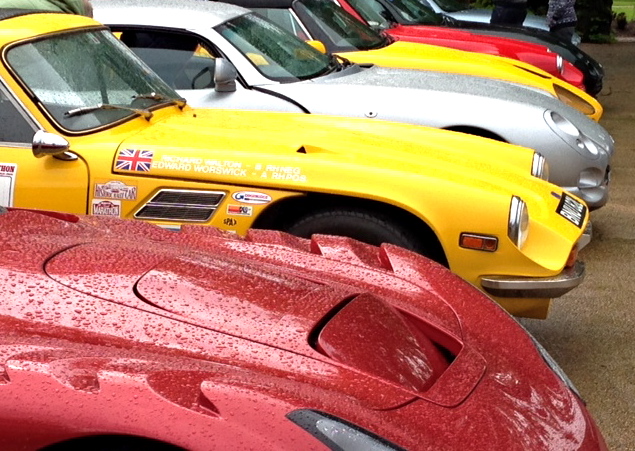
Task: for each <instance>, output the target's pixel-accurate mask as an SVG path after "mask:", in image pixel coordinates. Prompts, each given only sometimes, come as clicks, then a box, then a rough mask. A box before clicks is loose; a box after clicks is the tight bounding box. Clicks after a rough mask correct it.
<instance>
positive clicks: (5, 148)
mask: <svg viewBox="0 0 635 451" xmlns="http://www.w3.org/2000/svg"><path fill="white" fill-rule="evenodd" d="M0 122H1V123H2V127H0V205H2V206H8V207H21V208H40V209H45V210H63V211H68V212H73V213H79V214H85V213H86V212H87V210H86V203H87V191H88V170H87V167H86V163H85V162H84V161H83V160H82V159H81V158H79V157H77V155H75V154H73V153H72V152H68V153H66V154H65V155H64V156H62V157H52V156H45V157H42V158H36V157H35V156H34V154H33V151H32V143H33V136H34V134H35V132H36V131H37V129H38V128H39V127H38V125H37V123H36V121H35V120H34V119H33V118H32V117H31V116H29V115H28V114H26V113H25V112H24V110H23V109H22V108H21V106H20V104H19V102H18V101H17V100H15V99H14V98H13V97H11V96H10V95H8V93H7V91H5V90H4V88H3V87H2V86H0Z"/></svg>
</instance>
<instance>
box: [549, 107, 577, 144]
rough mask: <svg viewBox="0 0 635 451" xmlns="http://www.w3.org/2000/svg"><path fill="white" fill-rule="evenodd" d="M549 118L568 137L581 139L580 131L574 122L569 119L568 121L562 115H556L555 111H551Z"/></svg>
mask: <svg viewBox="0 0 635 451" xmlns="http://www.w3.org/2000/svg"><path fill="white" fill-rule="evenodd" d="M549 116H550V117H551V120H552V121H553V124H554V125H555V126H556V127H557V128H558V130H560V131H561V132H562V133H564V134H566V135H569V136H571V137H572V138H579V137H580V130H578V127H576V126H575V125H573V122H571V121H570V120H569V119H567V118H566V117H564V116H561V115H560V114H558V113H556V112H555V111H549Z"/></svg>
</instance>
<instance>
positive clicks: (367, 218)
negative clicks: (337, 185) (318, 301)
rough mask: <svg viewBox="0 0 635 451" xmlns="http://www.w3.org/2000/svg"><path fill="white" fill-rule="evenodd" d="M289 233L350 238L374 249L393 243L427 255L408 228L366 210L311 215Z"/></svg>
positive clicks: (291, 228) (345, 210)
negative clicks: (374, 247) (383, 244)
mask: <svg viewBox="0 0 635 451" xmlns="http://www.w3.org/2000/svg"><path fill="white" fill-rule="evenodd" d="M286 231H287V232H289V233H291V234H292V235H297V236H301V237H304V238H310V237H311V235H313V234H315V233H319V234H325V235H338V236H347V237H350V238H354V239H356V240H359V241H363V242H364V243H368V244H372V245H375V246H379V245H380V244H381V243H390V244H395V245H397V246H401V247H403V248H406V249H410V250H412V251H415V252H419V253H421V254H424V255H427V254H426V248H425V246H424V244H423V243H422V242H421V241H420V240H418V239H417V238H416V237H415V236H413V234H412V233H411V232H410V231H408V230H407V229H406V228H405V227H403V226H400V225H399V224H398V223H397V222H396V221H394V220H392V219H391V218H389V217H387V216H386V215H382V214H378V213H374V212H370V211H367V210H361V209H352V208H338V209H333V210H322V211H318V212H314V213H310V214H308V215H306V216H303V217H302V218H300V219H299V220H297V221H296V222H295V223H294V224H292V225H291V226H289V227H288V228H287V230H286Z"/></svg>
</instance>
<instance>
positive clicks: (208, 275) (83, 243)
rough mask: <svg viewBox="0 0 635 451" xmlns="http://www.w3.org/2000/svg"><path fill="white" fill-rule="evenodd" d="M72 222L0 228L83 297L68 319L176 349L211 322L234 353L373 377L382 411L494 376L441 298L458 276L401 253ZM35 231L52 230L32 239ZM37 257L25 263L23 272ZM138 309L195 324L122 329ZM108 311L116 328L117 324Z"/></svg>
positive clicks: (458, 394) (444, 401)
mask: <svg viewBox="0 0 635 451" xmlns="http://www.w3.org/2000/svg"><path fill="white" fill-rule="evenodd" d="M69 218H70V220H71V222H69V221H60V220H59V219H58V218H54V217H51V216H47V215H43V214H37V213H32V212H25V211H12V212H10V213H9V214H5V215H2V216H0V221H1V223H2V227H3V229H4V230H5V231H6V232H8V231H10V230H11V229H12V228H13V229H15V230H16V233H17V231H18V230H19V233H20V234H21V235H23V236H24V237H25V239H24V240H21V241H20V242H19V243H20V247H19V249H18V250H17V251H18V252H19V253H20V254H21V255H29V256H30V258H31V259H33V264H34V266H35V267H38V268H43V270H44V272H45V274H46V276H48V278H49V281H55V282H56V283H57V284H59V285H62V286H64V287H66V288H68V289H71V290H72V291H69V292H67V294H66V295H65V296H67V297H68V299H69V301H68V303H71V302H72V303H73V304H76V305H77V308H74V309H70V310H66V315H67V317H66V319H67V321H68V322H69V323H70V324H76V325H80V326H82V327H80V328H82V329H84V330H85V331H89V330H91V329H92V331H94V332H96V333H104V332H107V333H109V334H113V333H114V334H116V335H118V336H119V337H121V338H125V337H126V336H127V337H129V338H130V339H132V340H133V341H144V340H145V341H154V342H157V341H160V342H166V343H168V342H171V341H174V340H177V341H178V340H179V339H181V337H182V336H183V335H185V334H186V333H187V332H185V330H186V329H187V327H189V329H187V330H190V331H191V330H198V331H200V330H201V328H202V329H204V330H206V331H208V332H210V333H213V334H214V336H215V337H217V339H218V340H220V341H223V340H225V341H227V342H231V343H232V344H225V345H223V346H226V347H231V346H240V347H241V348H243V349H244V348H248V347H250V346H252V347H254V352H261V351H260V350H262V349H270V350H271V349H274V350H275V351H273V350H272V351H271V352H274V353H277V354H278V355H280V356H285V355H295V356H301V358H309V359H312V360H316V361H318V362H320V363H319V364H322V365H323V364H327V365H329V366H330V367H333V366H335V367H337V368H340V369H343V370H345V371H347V372H350V374H349V376H350V377H353V376H354V374H357V377H361V378H362V379H363V378H371V379H373V380H374V381H375V382H379V383H381V384H382V385H385V386H387V387H388V388H387V389H386V390H387V391H388V392H391V393H392V395H391V396H386V397H385V398H383V399H382V401H373V404H374V405H375V406H376V407H382V408H386V407H389V406H394V405H397V404H400V403H403V402H406V401H407V400H408V399H413V398H414V397H422V398H425V399H428V400H430V401H432V402H435V403H438V404H441V405H456V404H458V403H460V402H461V401H462V400H463V399H465V397H467V396H468V395H469V393H470V392H471V391H472V390H473V389H474V387H475V386H476V384H477V383H478V381H479V380H480V378H481V377H482V375H483V373H484V371H485V364H484V360H483V358H482V357H481V356H480V354H479V353H478V352H476V351H474V350H473V349H467V348H466V347H465V346H464V344H463V343H462V339H461V335H462V333H461V326H460V321H459V319H458V317H457V315H456V313H455V311H454V309H453V307H452V306H451V305H450V303H449V302H447V301H446V300H445V299H444V295H443V296H442V295H439V292H437V291H436V290H435V286H436V284H440V285H443V284H448V283H452V282H454V281H455V279H456V278H455V276H453V275H452V274H451V273H449V271H447V270H445V269H444V268H441V267H439V266H438V265H436V264H435V263H432V262H430V261H428V260H427V259H424V258H422V257H420V256H418V255H415V254H413V253H410V252H408V251H405V250H402V249H400V248H397V247H394V246H386V247H384V248H382V249H381V250H380V249H378V248H375V247H372V246H367V245H364V244H362V243H358V242H355V241H353V240H350V239H345V238H337V237H326V236H322V237H314V239H313V240H311V241H309V240H304V239H300V238H296V237H292V236H290V235H287V234H283V233H280V232H271V231H254V232H252V233H251V234H250V236H249V237H248V239H247V240H244V239H240V238H238V237H236V236H235V235H228V234H226V233H223V232H220V231H218V230H216V229H213V228H205V227H192V228H187V227H185V228H184V229H183V230H182V231H181V232H180V233H174V232H170V231H167V230H163V229H160V228H158V227H155V226H152V225H149V224H144V223H141V222H132V221H118V220H111V219H108V218H97V217H90V218H88V217H87V218H81V219H80V218H77V217H73V216H67V217H66V219H69ZM72 221H76V222H72ZM26 224H28V228H33V227H35V228H37V230H38V231H39V233H38V234H36V235H32V234H29V233H28V231H25V230H24V228H25V226H26ZM42 231H46V232H42ZM71 232H72V233H71ZM24 263H25V262H21V263H19V264H18V262H17V261H16V266H15V269H16V270H18V271H21V270H24V268H23V267H22V268H21V266H23V265H24ZM421 265H424V266H425V268H424V269H422V267H421ZM426 274H430V280H429V279H428V276H427V275H426ZM406 277H407V278H408V280H406ZM369 291H372V293H370V292H369ZM73 292H75V293H77V294H76V295H73V294H72V293H73ZM84 296H89V298H85V297H84ZM448 300H449V298H448ZM89 306H90V307H89ZM131 311H134V312H144V313H146V314H151V315H150V316H148V315H146V316H145V317H146V318H152V321H156V322H157V326H156V327H157V328H159V329H160V328H162V327H166V328H172V329H174V328H175V327H176V326H165V325H162V326H159V325H158V324H159V323H162V324H168V323H166V321H165V320H166V319H167V320H171V321H172V323H173V322H174V321H178V322H179V323H180V324H181V325H183V327H184V329H183V331H181V332H179V335H178V337H177V338H175V335H174V334H176V332H175V330H169V331H167V330H166V331H161V330H159V331H158V332H157V331H155V330H153V331H151V332H150V331H148V326H147V324H144V325H143V327H142V330H143V332H144V334H146V335H147V337H145V338H144V334H141V333H139V328H138V327H137V329H135V328H134V326H131V327H132V329H130V328H127V329H126V328H114V329H111V326H112V324H117V325H122V324H123V322H124V321H126V319H125V318H127V317H128V316H129V314H130V313H129V312H131ZM95 312H99V313H98V314H97V315H96V314H95ZM1 313H2V312H0V314H1ZM58 314H59V312H58ZM62 315H63V314H62ZM69 315H70V316H69ZM99 315H102V316H103V317H107V318H110V317H112V318H114V319H115V323H112V324H105V325H104V324H102V323H101V322H100V320H101V317H100V316H99ZM63 318H64V317H63ZM95 318H97V319H96V320H95ZM77 321H79V323H77ZM143 321H144V322H146V323H147V321H148V319H145V320H143ZM61 322H63V321H61ZM134 324H136V325H137V326H139V324H138V323H137V321H136V320H135V321H133V320H129V322H128V323H126V325H134ZM192 326H194V328H192ZM196 328H198V329H196ZM106 329H108V330H106ZM135 330H136V331H135ZM131 331H134V332H131ZM190 334H191V332H190ZM149 336H152V337H154V339H153V340H150V339H149ZM157 336H158V337H159V338H157ZM190 341H193V340H191V339H190ZM179 347H182V348H183V349H187V348H188V346H187V345H183V346H179ZM191 347H192V348H193V349H196V348H198V349H202V350H203V352H205V353H207V354H211V355H214V356H215V357H218V353H217V348H218V345H213V344H211V343H210V344H209V345H208V344H207V343H206V341H205V340H201V339H199V340H198V341H196V342H195V343H194V344H193V345H192V346H191ZM316 364H317V363H316ZM390 387H392V388H390ZM357 396H359V394H357ZM378 403H379V404H378Z"/></svg>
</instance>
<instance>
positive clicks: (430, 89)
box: [93, 0, 614, 208]
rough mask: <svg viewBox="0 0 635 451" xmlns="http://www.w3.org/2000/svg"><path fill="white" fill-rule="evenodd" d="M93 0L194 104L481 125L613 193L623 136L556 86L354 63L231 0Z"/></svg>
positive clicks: (595, 199) (567, 184)
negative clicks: (551, 89)
mask: <svg viewBox="0 0 635 451" xmlns="http://www.w3.org/2000/svg"><path fill="white" fill-rule="evenodd" d="M93 6H94V14H95V18H96V19H97V20H99V21H101V22H103V23H105V24H108V25H109V26H110V27H111V28H112V30H113V31H114V32H116V33H121V34H120V37H121V40H122V41H123V42H124V43H126V44H127V45H129V46H130V47H131V48H132V49H133V50H134V51H135V52H136V53H137V54H138V55H139V56H140V57H141V58H142V59H143V60H144V61H145V62H146V63H147V64H148V65H149V66H150V67H151V68H152V69H153V70H154V71H155V72H157V73H158V74H159V75H160V76H162V77H163V78H164V80H166V81H167V82H168V83H169V84H171V85H172V86H173V87H175V88H176V89H177V90H178V91H179V92H180V94H181V95H183V96H184V97H185V98H187V100H188V102H189V103H190V104H192V105H193V106H196V107H207V108H230V109H252V110H254V109H255V110H273V111H295V112H298V111H300V112H305V113H319V114H331V115H342V116H351V117H368V118H377V119H383V120H393V121H400V122H407V123H411V124H417V125H425V126H432V127H438V128H444V129H448V130H454V131H461V132H466V133H472V134H476V135H481V136H484V137H488V138H493V139H497V140H501V141H506V142H509V143H513V144H518V145H522V146H525V147H530V148H533V149H535V150H537V151H538V152H540V153H542V154H543V155H544V156H545V158H546V159H547V161H548V163H549V166H550V171H551V172H550V174H551V176H550V180H551V181H552V182H553V183H556V184H558V185H560V186H562V187H563V188H565V189H566V190H568V191H571V192H572V193H574V194H576V195H578V196H579V197H581V198H582V199H584V201H585V202H587V204H588V205H589V207H590V208H598V207H601V206H602V205H604V204H605V203H606V202H607V199H608V181H609V160H610V157H611V155H612V153H613V149H614V142H613V139H612V138H611V136H610V134H609V133H608V132H607V131H606V130H605V129H604V128H603V127H602V126H601V125H599V124H598V123H596V122H594V121H593V120H591V119H589V118H587V117H586V116H584V115H583V114H582V113H580V112H578V111H577V110H575V109H573V108H571V107H569V106H567V105H565V104H564V103H563V102H561V101H559V100H557V99H556V98H555V97H553V96H552V95H551V94H549V93H547V92H545V91H541V90H538V89H534V88H531V87H527V86H522V85H518V84H514V83H509V82H505V81H499V80H495V79H487V78H479V77H472V76H468V75H462V74H449V73H440V72H432V71H417V70H406V69H394V68H383V67H377V66H373V65H356V64H352V63H350V62H348V61H346V60H343V59H341V58H338V57H335V56H333V55H328V54H323V53H321V52H319V51H318V50H316V49H314V48H313V47H312V46H310V45H308V44H307V43H305V42H304V41H302V40H300V39H298V38H296V37H295V36H293V35H292V34H290V33H288V32H287V31H285V30H283V29H281V28H280V27H278V26H276V25H274V24H272V23H271V22H269V21H267V20H266V19H264V18H262V17H261V16H259V15H257V14H254V13H252V12H250V11H249V10H246V9H243V8H240V7H237V6H232V5H227V4H223V3H216V2H208V1H194V0H191V1H188V0H181V1H178V0H154V1H152V2H149V1H146V0H93ZM474 151H475V152H478V149H474Z"/></svg>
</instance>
